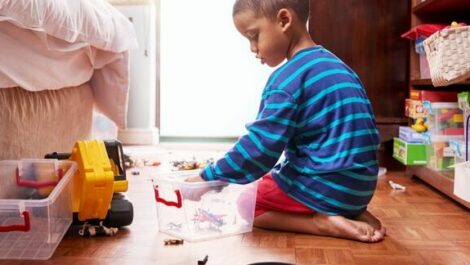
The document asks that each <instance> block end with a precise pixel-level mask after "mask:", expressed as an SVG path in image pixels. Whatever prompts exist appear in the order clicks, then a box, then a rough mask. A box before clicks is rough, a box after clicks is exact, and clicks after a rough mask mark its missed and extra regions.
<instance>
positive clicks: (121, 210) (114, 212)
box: [103, 196, 134, 227]
mask: <svg viewBox="0 0 470 265" xmlns="http://www.w3.org/2000/svg"><path fill="white" fill-rule="evenodd" d="M133 219H134V208H133V206H132V203H131V202H130V201H128V200H126V199H124V197H120V196H115V197H114V198H113V200H112V201H111V209H109V211H108V215H106V219H105V220H104V223H103V224H104V225H105V226H107V227H122V226H127V225H130V224H131V223H132V220H133Z"/></svg>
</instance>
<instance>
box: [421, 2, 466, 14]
mask: <svg viewBox="0 0 470 265" xmlns="http://www.w3.org/2000/svg"><path fill="white" fill-rule="evenodd" d="M465 11H470V1H468V0H424V1H422V2H421V3H419V4H417V5H415V6H414V7H413V13H415V14H426V13H438V12H439V13H441V12H465Z"/></svg>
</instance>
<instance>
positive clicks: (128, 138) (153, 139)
mask: <svg viewBox="0 0 470 265" xmlns="http://www.w3.org/2000/svg"><path fill="white" fill-rule="evenodd" d="M118 139H119V141H121V143H123V144H126V145H131V144H136V145H156V144H158V143H159V142H160V141H159V140H160V139H159V130H158V128H148V129H142V128H128V129H125V130H119V131H118Z"/></svg>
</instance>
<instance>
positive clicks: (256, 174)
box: [201, 45, 379, 216]
mask: <svg viewBox="0 0 470 265" xmlns="http://www.w3.org/2000/svg"><path fill="white" fill-rule="evenodd" d="M247 129H248V133H247V134H246V135H244V136H242V137H241V138H240V139H239V140H238V142H237V143H236V144H235V145H234V147H233V148H232V149H231V150H230V151H228V152H227V153H226V154H225V156H224V157H223V158H222V159H220V160H218V161H217V162H216V163H214V164H213V165H209V166H207V167H206V168H204V169H203V170H202V171H201V176H202V178H204V179H205V180H214V179H217V180H222V181H226V182H232V183H242V184H243V183H249V182H252V181H255V180H257V179H259V178H261V177H262V176H263V175H265V174H266V173H267V172H269V171H271V173H272V176H273V179H274V180H275V181H276V183H277V184H278V185H279V187H280V188H281V189H282V190H283V191H285V192H286V193H287V194H289V196H291V197H292V198H294V199H295V200H297V201H299V202H300V203H302V204H304V205H306V206H308V207H310V208H311V209H313V210H315V211H318V212H321V213H325V214H329V215H343V216H354V215H356V214H359V213H361V212H362V211H364V210H365V209H366V207H367V204H368V203H369V202H370V200H371V198H372V195H373V193H374V191H375V187H376V183H377V172H378V164H377V160H376V151H377V148H378V145H379V136H378V131H377V128H376V125H375V118H374V116H373V113H372V108H371V105H370V102H369V99H368V98H367V95H366V92H365V90H364V88H363V86H362V83H361V81H360V80H359V77H358V76H357V75H356V74H355V73H354V72H353V71H352V70H351V69H350V68H349V67H348V66H347V65H346V64H345V63H344V62H342V61H341V60H340V59H338V58H337V57H336V56H334V55H333V54H332V53H330V52H329V51H328V50H326V49H325V48H323V47H322V46H318V45H317V46H314V47H311V48H308V49H304V50H302V51H300V52H298V53H296V54H295V55H294V56H293V57H292V58H291V59H290V60H289V61H287V62H286V63H285V64H284V65H282V66H281V67H279V68H278V69H277V70H276V71H274V72H273V73H272V74H271V76H270V78H269V80H268V82H267V84H266V87H265V89H264V91H263V95H262V100H261V104H260V108H259V113H258V116H257V118H256V121H255V122H253V123H251V124H249V125H247ZM283 153H284V157H283V159H282V160H281V161H280V162H279V163H278V164H277V165H275V164H276V162H278V161H279V158H280V157H281V154H283Z"/></svg>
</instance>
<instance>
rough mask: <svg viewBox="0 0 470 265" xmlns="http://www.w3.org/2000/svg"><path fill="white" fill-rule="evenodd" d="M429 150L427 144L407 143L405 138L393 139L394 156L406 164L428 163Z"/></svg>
mask: <svg viewBox="0 0 470 265" xmlns="http://www.w3.org/2000/svg"><path fill="white" fill-rule="evenodd" d="M427 154H428V151H427V149H426V145H425V144H417V143H407V142H406V141H404V140H403V139H400V138H394V139H393V157H394V158H395V159H397V160H398V161H400V162H401V163H402V164H404V165H426V164H427V162H428V159H427Z"/></svg>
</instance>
